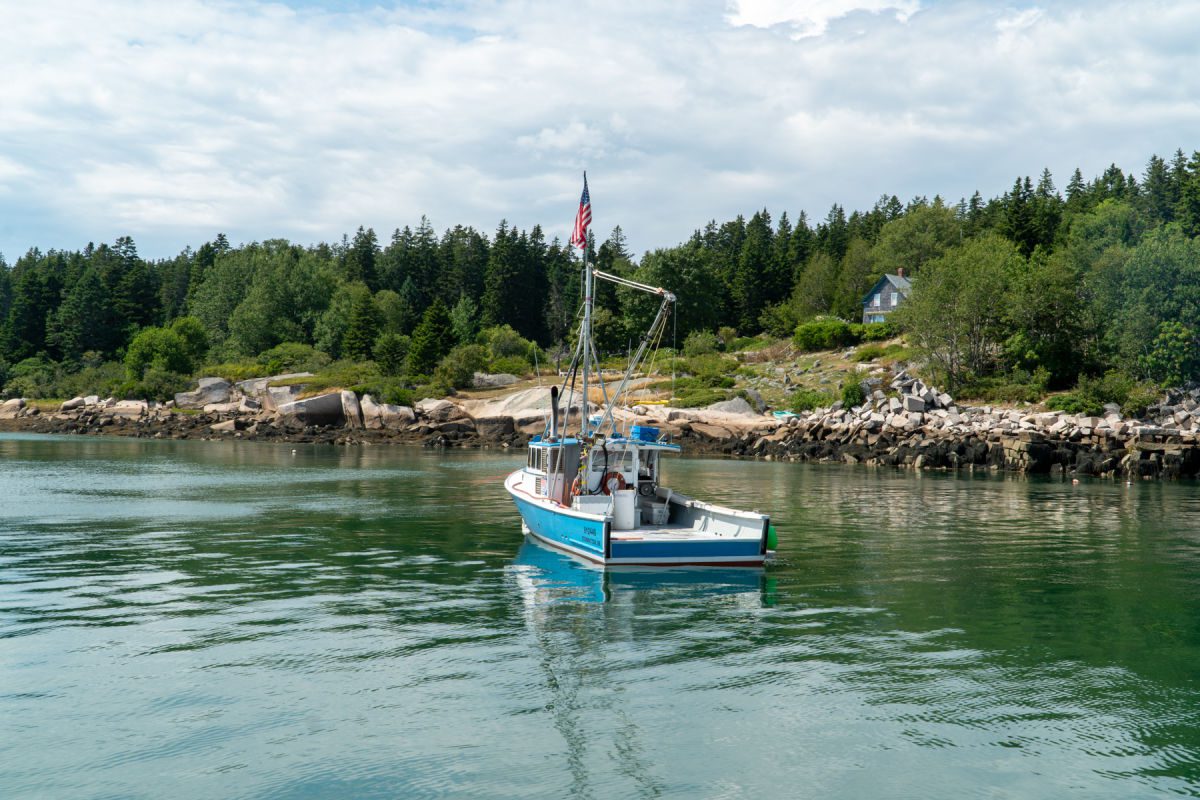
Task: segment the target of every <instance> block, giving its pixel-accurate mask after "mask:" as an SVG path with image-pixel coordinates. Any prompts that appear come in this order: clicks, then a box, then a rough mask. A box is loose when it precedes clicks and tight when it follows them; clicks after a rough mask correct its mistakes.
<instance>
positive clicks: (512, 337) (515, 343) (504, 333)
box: [477, 325, 536, 364]
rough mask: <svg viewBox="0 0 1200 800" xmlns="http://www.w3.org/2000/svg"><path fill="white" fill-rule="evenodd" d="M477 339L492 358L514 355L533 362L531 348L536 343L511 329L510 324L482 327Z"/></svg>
mask: <svg viewBox="0 0 1200 800" xmlns="http://www.w3.org/2000/svg"><path fill="white" fill-rule="evenodd" d="M477 341H478V342H479V344H482V345H483V346H485V347H486V348H487V349H488V353H489V355H490V356H491V358H492V359H493V360H495V359H499V358H505V357H508V356H516V357H518V358H523V359H524V360H525V361H528V362H529V363H530V364H533V349H534V348H535V347H536V345H535V344H534V343H533V342H531V341H529V340H528V339H526V338H525V337H523V336H521V334H519V333H517V332H516V331H515V330H513V328H512V326H511V325H496V326H493V327H491V328H484V329H483V330H482V331H480V332H479V336H478V338H477Z"/></svg>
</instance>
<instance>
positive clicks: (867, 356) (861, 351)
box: [850, 344, 887, 362]
mask: <svg viewBox="0 0 1200 800" xmlns="http://www.w3.org/2000/svg"><path fill="white" fill-rule="evenodd" d="M886 352H887V350H886V349H885V348H884V347H883V345H878V344H864V345H862V346H861V347H859V348H858V349H857V350H855V351H854V355H852V356H850V360H851V361H859V362H862V361H875V360H876V359H880V358H883V355H884V353H886Z"/></svg>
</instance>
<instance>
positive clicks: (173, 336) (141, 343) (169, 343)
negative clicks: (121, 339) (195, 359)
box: [125, 328, 192, 381]
mask: <svg viewBox="0 0 1200 800" xmlns="http://www.w3.org/2000/svg"><path fill="white" fill-rule="evenodd" d="M150 367H154V368H155V369H157V370H160V371H162V372H175V373H178V374H188V373H191V371H192V359H191V357H190V356H189V355H188V345H187V343H186V342H184V340H183V337H181V336H180V335H179V334H177V333H176V332H175V331H173V330H171V329H169V328H143V329H142V330H140V331H138V334H137V336H134V337H133V341H132V342H130V343H129V349H128V350H126V351H125V372H126V374H127V375H128V377H129V379H130V380H132V381H140V380H141V379H142V376H143V375H144V374H145V372H146V370H147V369H149V368H150Z"/></svg>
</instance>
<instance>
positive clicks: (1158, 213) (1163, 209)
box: [1139, 155, 1178, 225]
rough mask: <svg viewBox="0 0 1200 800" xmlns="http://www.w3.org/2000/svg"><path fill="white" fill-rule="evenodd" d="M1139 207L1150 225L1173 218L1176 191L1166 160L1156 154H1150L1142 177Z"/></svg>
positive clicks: (1176, 197) (1176, 196) (1176, 198)
mask: <svg viewBox="0 0 1200 800" xmlns="http://www.w3.org/2000/svg"><path fill="white" fill-rule="evenodd" d="M1139 200H1140V202H1139V207H1140V209H1141V212H1142V214H1143V215H1145V216H1146V217H1147V221H1148V222H1149V223H1150V224H1151V225H1160V224H1163V223H1167V222H1170V221H1171V220H1173V219H1174V218H1175V204H1176V202H1177V201H1178V192H1177V191H1174V187H1173V186H1172V181H1171V173H1170V171H1169V170H1168V169H1167V162H1165V161H1163V160H1162V159H1161V158H1159V157H1158V156H1156V155H1154V156H1150V162H1149V163H1148V164H1146V173H1145V175H1144V176H1143V177H1142V194H1141V197H1140V198H1139Z"/></svg>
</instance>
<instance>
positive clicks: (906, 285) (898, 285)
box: [862, 275, 912, 306]
mask: <svg viewBox="0 0 1200 800" xmlns="http://www.w3.org/2000/svg"><path fill="white" fill-rule="evenodd" d="M885 282H886V283H890V284H891V285H892V286H894V287H895V289H896V291H897V292H899V293H900V296H901V297H904V298H906V299H907V297H908V294H909V292H911V291H912V284H911V283H910V282H909V280H908V278H902V277H900V276H899V275H884V276H883V277H882V278H880V279H879V280H877V281H876V282H875V285H874V286H872V287H871V291H869V292H867V294H866V296H865V297H864V298H863V300H862V302H863V305H864V306H865V305H866V304H867V303H869V302H871V296H872V295H873V294H875V293H876V292H878V291H879V289H880V287H881V286H883V284H884V283H885Z"/></svg>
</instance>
